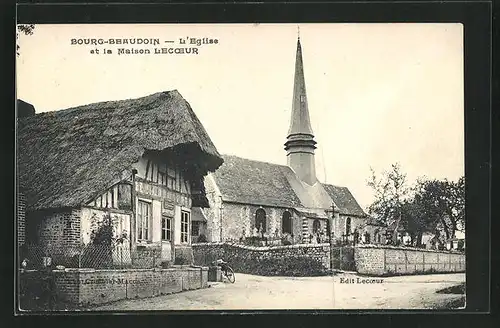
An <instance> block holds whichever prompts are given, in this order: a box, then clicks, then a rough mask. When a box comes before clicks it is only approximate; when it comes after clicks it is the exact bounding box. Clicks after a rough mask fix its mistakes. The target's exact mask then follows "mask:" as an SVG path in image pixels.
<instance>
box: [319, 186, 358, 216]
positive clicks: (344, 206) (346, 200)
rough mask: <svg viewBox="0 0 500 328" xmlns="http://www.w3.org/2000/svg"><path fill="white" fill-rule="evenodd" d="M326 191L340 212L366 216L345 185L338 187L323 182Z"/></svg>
mask: <svg viewBox="0 0 500 328" xmlns="http://www.w3.org/2000/svg"><path fill="white" fill-rule="evenodd" d="M323 187H325V190H326V192H327V193H328V195H330V197H331V198H332V200H333V201H334V202H335V204H336V205H337V206H338V207H339V210H340V213H349V214H350V215H356V216H366V213H365V212H364V211H363V209H362V208H361V206H359V204H358V202H357V201H356V199H355V198H354V196H353V195H352V194H351V192H350V191H349V189H348V188H347V187H338V186H334V185H331V184H323Z"/></svg>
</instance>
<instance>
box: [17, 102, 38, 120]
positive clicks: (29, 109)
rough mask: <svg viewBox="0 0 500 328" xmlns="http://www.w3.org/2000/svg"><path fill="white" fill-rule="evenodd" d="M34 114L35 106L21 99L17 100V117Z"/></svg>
mask: <svg viewBox="0 0 500 328" xmlns="http://www.w3.org/2000/svg"><path fill="white" fill-rule="evenodd" d="M34 115H35V107H34V106H33V105H32V104H30V103H27V102H25V101H23V100H21V99H18V100H17V118H23V117H28V116H34Z"/></svg>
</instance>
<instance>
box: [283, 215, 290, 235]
mask: <svg viewBox="0 0 500 328" xmlns="http://www.w3.org/2000/svg"><path fill="white" fill-rule="evenodd" d="M281 231H282V232H283V233H289V234H291V233H292V215H291V214H290V212H288V211H285V212H284V213H283V217H282V218H281Z"/></svg>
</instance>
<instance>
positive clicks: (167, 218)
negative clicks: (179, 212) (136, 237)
mask: <svg viewBox="0 0 500 328" xmlns="http://www.w3.org/2000/svg"><path fill="white" fill-rule="evenodd" d="M169 221H170V227H168V228H167V226H168V225H167V222H169ZM173 221H174V218H173V217H171V216H167V215H162V216H161V240H162V241H172V235H173V234H172V224H173ZM163 222H165V226H164V225H163ZM163 232H165V238H163ZM167 233H168V234H170V236H169V237H167V236H168V234H167Z"/></svg>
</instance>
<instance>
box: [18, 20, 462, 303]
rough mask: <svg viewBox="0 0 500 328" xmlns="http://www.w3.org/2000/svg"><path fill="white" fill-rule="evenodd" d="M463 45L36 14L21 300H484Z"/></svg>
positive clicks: (419, 37) (403, 26) (24, 152)
mask: <svg viewBox="0 0 500 328" xmlns="http://www.w3.org/2000/svg"><path fill="white" fill-rule="evenodd" d="M463 40H464V29H463V25H462V24H455V23H446V24H444V23H441V24H431V23H425V24H424V23H421V24H420V23H397V24H387V23H377V24H355V23H342V24H340V23H322V24H313V23H308V24H109V25H105V24H103V25H99V24H68V25H64V24H57V25H50V24H34V25H18V47H17V52H18V53H17V63H16V71H17V73H16V79H17V81H16V83H17V88H16V90H17V96H16V98H17V111H16V114H17V126H16V134H17V138H16V157H17V220H16V222H17V226H16V229H17V234H16V236H17V245H18V257H17V264H16V265H17V267H18V269H17V272H18V277H17V281H18V295H17V296H18V301H19V302H18V310H19V311H21V312H30V311H31V312H32V311H68V310H70V311H112V312H119V311H127V312H129V311H136V310H145V311H157V310H216V311H220V310H282V309H287V310H315V309H322V310H344V309H365V310H366V309H370V310H380V309H384V310H387V309H407V310H412V309H462V308H464V306H465V298H466V295H465V273H466V266H465V263H466V262H465V248H466V239H465V230H466V227H465V187H464V185H465V173H464V71H463V67H464V45H463Z"/></svg>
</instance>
